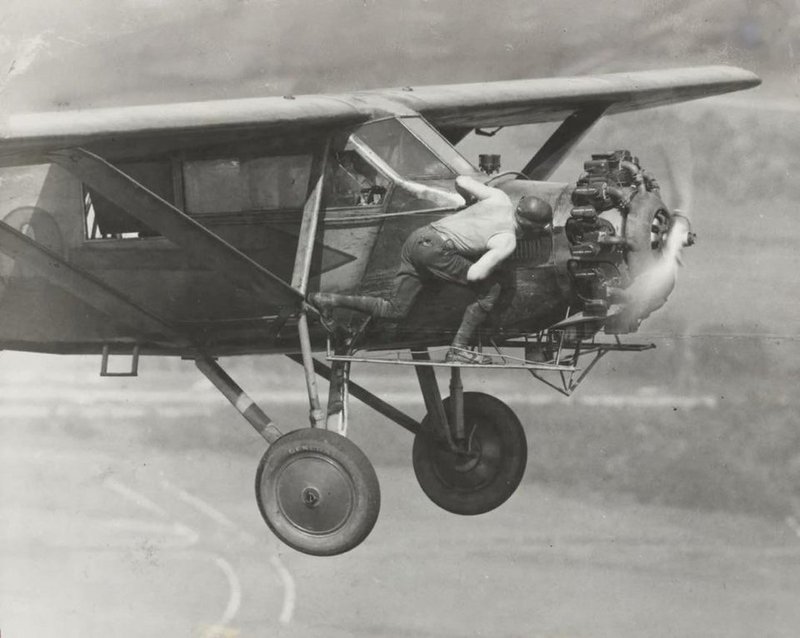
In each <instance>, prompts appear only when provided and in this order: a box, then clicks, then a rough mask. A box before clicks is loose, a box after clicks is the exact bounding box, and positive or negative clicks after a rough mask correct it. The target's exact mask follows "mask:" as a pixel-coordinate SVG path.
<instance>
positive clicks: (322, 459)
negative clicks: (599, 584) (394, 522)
mask: <svg viewBox="0 0 800 638" xmlns="http://www.w3.org/2000/svg"><path fill="white" fill-rule="evenodd" d="M256 500H257V501H258V508H259V510H261V516H262V517H263V518H264V520H265V521H266V523H267V525H269V528H270V529H271V530H272V531H273V532H274V533H275V535H276V536H278V538H280V539H281V540H282V541H283V542H284V543H286V544H287V545H289V546H290V547H293V548H294V549H296V550H298V551H300V552H304V553H306V554H312V555H314V556H332V555H334V554H342V553H344V552H346V551H349V550H351V549H353V548H354V547H355V546H356V545H358V544H359V543H361V541H363V540H364V539H365V538H366V537H367V535H368V534H369V533H370V531H371V530H372V527H373V526H374V525H375V521H376V520H377V518H378V511H379V510H380V503H381V492H380V486H379V485H378V477H377V476H376V475H375V470H374V468H373V467H372V464H371V463H370V462H369V459H368V458H367V457H366V455H365V454H364V453H363V452H362V451H361V450H360V449H359V448H358V447H357V446H356V445H355V443H353V442H352V441H350V440H349V439H346V438H345V437H343V436H341V435H340V434H336V433H335V432H330V431H328V430H321V429H312V428H304V429H302V430H295V431H293V432H289V433H288V434H285V435H284V436H282V437H281V438H279V439H278V440H277V441H275V442H274V443H273V444H272V445H271V446H270V447H269V449H268V450H267V451H266V452H265V453H264V456H263V457H262V459H261V463H259V465H258V471H257V472H256Z"/></svg>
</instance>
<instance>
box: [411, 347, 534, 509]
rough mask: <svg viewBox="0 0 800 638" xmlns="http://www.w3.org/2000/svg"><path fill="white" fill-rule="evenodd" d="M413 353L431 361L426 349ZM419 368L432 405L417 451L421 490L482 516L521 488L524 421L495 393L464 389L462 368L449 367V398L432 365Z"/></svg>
mask: <svg viewBox="0 0 800 638" xmlns="http://www.w3.org/2000/svg"><path fill="white" fill-rule="evenodd" d="M412 357H413V359H414V360H415V361H417V362H418V363H423V362H430V357H429V356H428V353H427V351H423V352H414V353H412ZM416 371H417V377H418V379H419V384H420V388H421V389H422V394H423V397H424V398H425V407H426V408H427V409H428V414H427V416H426V417H425V419H424V420H423V421H422V427H421V428H420V431H419V432H418V433H417V434H416V436H415V437H414V448H413V453H412V461H413V465H414V473H415V474H416V476H417V481H418V482H419V484H420V487H421V488H422V491H423V492H425V494H426V495H427V496H428V498H430V499H431V500H432V501H433V502H434V503H436V504H437V505H438V506H439V507H441V508H443V509H445V510H447V511H448V512H453V513H454V514H463V515H474V514H483V513H485V512H489V511H491V510H493V509H495V508H496V507H498V506H500V505H502V504H503V503H504V502H505V501H506V500H507V499H508V498H509V497H510V496H511V495H512V494H513V493H514V491H515V490H516V489H517V487H518V486H519V483H520V481H521V480H522V477H523V475H524V474H525V466H526V464H527V460H528V443H527V440H526V437H525V430H523V428H522V424H521V423H520V422H519V419H518V418H517V416H516V415H515V414H514V412H513V411H512V410H511V408H509V407H508V406H507V405H506V404H505V403H503V402H502V401H500V400H499V399H496V398H495V397H492V396H490V395H488V394H483V393H481V392H466V393H465V392H464V391H463V386H462V384H461V370H460V369H459V368H458V367H452V368H450V396H449V397H448V398H446V399H445V400H444V401H442V400H441V397H440V395H439V386H438V385H437V383H436V376H435V373H434V369H433V367H430V366H425V365H417V367H416Z"/></svg>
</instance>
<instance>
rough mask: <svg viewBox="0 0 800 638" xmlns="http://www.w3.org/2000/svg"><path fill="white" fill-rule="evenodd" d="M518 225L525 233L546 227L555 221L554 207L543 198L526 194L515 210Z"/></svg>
mask: <svg viewBox="0 0 800 638" xmlns="http://www.w3.org/2000/svg"><path fill="white" fill-rule="evenodd" d="M514 218H515V219H516V222H517V227H518V228H519V229H520V231H522V232H523V233H524V232H526V231H529V230H533V229H536V228H544V227H545V226H547V225H548V224H551V223H552V222H553V208H552V207H551V206H550V204H548V203H547V202H546V201H544V200H543V199H539V198H538V197H533V196H532V195H525V196H523V197H522V199H520V200H519V203H517V208H516V209H515V210H514Z"/></svg>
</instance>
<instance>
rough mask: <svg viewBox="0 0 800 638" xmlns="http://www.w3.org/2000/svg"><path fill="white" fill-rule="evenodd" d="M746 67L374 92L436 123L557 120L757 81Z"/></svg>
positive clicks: (716, 92)
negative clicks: (598, 109) (577, 113)
mask: <svg viewBox="0 0 800 638" xmlns="http://www.w3.org/2000/svg"><path fill="white" fill-rule="evenodd" d="M760 83H761V80H760V79H759V77H758V76H757V75H755V74H754V73H751V72H749V71H745V70H744V69H740V68H737V67H730V66H706V67H694V68H684V69H665V70H660V71H640V72H635V73H612V74H607V75H594V76H584V77H571V78H540V79H532V80H511V81H507V82H485V83H481V84H451V85H440V86H423V87H407V88H406V89H396V90H389V91H387V90H382V91H376V92H375V93H376V94H379V95H380V96H381V97H383V98H385V99H389V100H392V101H395V102H399V103H401V104H403V105H405V106H407V107H408V108H410V109H412V110H414V111H417V112H419V113H421V114H422V115H424V116H425V118H426V119H427V120H428V121H429V122H431V123H432V124H433V125H434V126H436V127H438V128H451V127H452V128H470V129H472V128H481V127H494V126H514V125H517V124H534V123H538V122H550V121H560V120H563V119H564V118H565V117H567V116H568V115H570V114H571V113H573V112H574V111H577V110H580V109H585V108H592V107H607V108H606V110H605V113H606V115H610V114H614V113H624V112H626V111H636V110H639V109H645V108H651V107H654V106H662V105H665V104H673V103H676V102H685V101H688V100H694V99H697V98H702V97H707V96H711V95H719V94H722V93H730V92H732V91H739V90H741V89H746V88H749V87H753V86H757V85H758V84H760Z"/></svg>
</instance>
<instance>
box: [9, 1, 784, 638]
mask: <svg viewBox="0 0 800 638" xmlns="http://www.w3.org/2000/svg"><path fill="white" fill-rule="evenodd" d="M798 56H800V3H798V1H797V0H774V1H771V2H756V1H755V0H749V1H746V0H733V1H726V2H723V1H722V0H695V1H692V2H689V1H688V0H687V1H681V0H676V1H661V0H659V1H647V2H636V1H634V0H610V1H608V2H602V3H601V2H587V1H586V0H562V1H560V2H555V1H549V2H532V1H530V0H497V1H495V2H492V3H488V2H484V3H478V2H466V1H457V0H437V1H436V2H434V1H433V0H404V1H403V2H389V1H386V0H383V1H382V0H316V1H314V2H311V1H310V0H309V1H304V0H293V1H290V0H274V1H266V0H265V1H256V0H215V1H212V0H171V1H169V2H167V1H164V2H161V1H158V0H120V1H119V2H116V3H106V2H101V1H100V0H71V1H70V2H66V1H65V0H36V1H35V2H30V0H6V1H5V2H4V3H3V4H2V6H0V113H2V112H16V111H37V110H57V109H67V108H69V109H74V108H84V107H96V106H108V105H117V104H144V103H155V102H169V101H183V100H201V99H218V98H225V97H247V96H259V95H283V94H301V93H314V92H322V91H325V92H332V91H344V90H352V89H359V88H377V87H385V86H405V85H414V84H439V83H450V82H475V81H482V80H485V81H489V80H502V79H514V78H526V77H547V76H558V75H582V74H591V73H603V72H618V71H626V70H641V69H650V68H666V67H673V66H675V67H678V66H691V65H696V64H733V65H738V66H742V67H744V68H747V69H749V70H752V71H755V72H756V73H758V74H759V75H761V77H762V79H763V80H764V83H763V85H762V86H761V87H759V88H758V89H755V90H752V91H748V92H745V93H742V94H734V95H732V96H724V97H720V98H713V99H708V100H704V101H701V102H697V103H690V104H687V105H681V106H676V107H666V108H662V109H656V110H652V111H645V112H641V113H634V114H630V115H624V116H616V117H612V118H607V119H604V120H602V121H601V122H600V123H598V124H597V125H596V127H595V128H594V129H592V131H590V133H589V134H588V135H587V136H586V138H585V139H584V140H583V141H582V142H581V144H580V146H579V147H578V148H577V149H576V150H575V151H574V152H573V153H572V155H571V156H570V158H569V159H568V160H567V161H566V162H565V163H564V165H563V166H562V167H561V168H560V169H559V170H558V172H557V173H556V175H555V176H554V178H555V179H557V180H561V181H574V180H575V179H576V178H577V177H578V175H579V173H580V171H581V166H582V162H583V161H584V159H586V158H588V156H589V154H591V153H592V152H605V151H611V150H614V149H618V148H628V149H630V150H631V151H633V152H634V154H636V155H638V156H639V157H640V159H641V161H642V164H643V165H644V166H645V167H646V168H648V169H649V170H651V171H653V172H654V173H655V174H656V175H657V176H658V177H659V180H660V181H661V182H662V184H663V185H664V188H665V195H666V199H667V201H668V203H669V202H670V201H672V202H673V203H674V201H675V199H676V194H675V193H674V192H671V190H670V184H669V178H668V170H667V167H668V164H667V162H666V160H665V157H666V156H667V155H672V156H673V157H676V158H677V160H674V161H678V162H685V163H687V164H688V165H689V172H690V173H691V175H692V178H693V185H694V186H693V190H694V194H693V205H692V223H693V226H694V230H695V231H696V232H697V235H698V241H697V244H696V245H695V246H694V247H692V248H691V249H689V250H688V251H686V253H685V267H684V268H683V269H682V271H681V273H680V279H679V283H678V287H677V289H676V291H675V292H674V293H673V295H672V297H671V299H670V302H669V303H668V304H667V306H666V307H665V308H664V309H662V310H661V311H659V312H658V313H657V314H655V315H654V316H653V317H651V318H650V319H649V320H648V321H646V322H645V324H644V325H643V327H642V330H641V332H640V334H639V335H635V336H634V337H635V340H637V341H643V342H650V341H652V342H654V343H656V344H657V346H658V348H657V349H656V350H655V351H648V352H644V353H639V354H632V355H630V356H626V355H613V354H612V355H609V356H608V357H607V358H606V359H604V360H603V362H601V364H600V365H599V366H598V367H597V368H596V371H595V373H594V376H593V378H590V379H589V381H587V382H586V384H585V385H584V386H583V387H582V388H581V389H580V390H579V391H578V393H577V394H576V395H575V396H574V397H573V398H572V399H570V400H566V399H565V400H562V399H561V398H560V397H558V396H557V395H554V394H553V393H552V392H550V391H546V389H540V388H538V387H534V388H531V384H532V383H533V381H532V380H529V379H527V378H525V377H524V376H521V373H517V374H514V375H512V374H507V373H502V374H499V375H492V376H489V375H483V376H482V377H479V376H477V375H466V379H465V386H466V388H467V389H473V390H481V391H485V392H490V393H493V394H497V395H498V396H499V397H500V398H502V399H504V400H506V401H507V402H508V403H509V404H510V405H511V406H512V407H513V408H514V409H515V411H517V413H518V414H519V416H520V418H521V419H522V421H523V422H524V423H525V424H526V429H527V432H528V437H529V440H530V442H531V453H530V460H529V465H528V474H527V479H526V480H527V483H524V484H523V488H522V489H523V490H524V489H525V486H526V485H528V486H529V487H530V484H531V483H532V482H534V481H535V482H537V483H538V484H539V485H543V486H545V488H546V489H548V490H553V491H554V492H553V493H556V494H560V495H567V496H569V497H570V498H572V497H578V498H581V499H585V500H586V502H590V501H591V502H595V499H600V502H602V503H614V504H617V505H607V507H617V506H621V505H619V504H620V503H623V504H624V503H633V504H635V505H637V506H640V505H644V506H655V507H669V508H679V510H681V511H686V512H703V513H709V512H716V513H723V514H728V515H731V516H747V517H754V518H755V519H757V520H759V521H763V522H765V523H766V524H769V525H774V526H775V529H778V527H780V528H781V529H783V528H784V527H785V521H787V520H789V521H791V520H794V518H793V517H795V516H798V512H800V427H799V426H800V424H798V408H799V407H800V399H798V395H797V390H796V388H797V387H798V382H799V381H800V274H798V273H800V251H799V250H798V246H799V245H800V215H798V212H797V202H799V201H800V180H798V179H797V175H798V173H800V125H798V115H800V99H799V98H800V95H799V94H800V72H799V67H798V62H799V60H798ZM554 128H555V126H545V125H542V126H532V127H519V128H517V129H507V130H504V131H501V132H500V133H499V134H498V135H497V136H495V137H493V138H478V137H474V136H470V137H469V138H467V139H466V140H465V141H464V142H462V144H461V148H462V149H463V150H464V152H465V154H467V156H468V157H470V158H471V159H475V158H476V157H477V153H478V152H491V153H501V154H502V156H503V166H504V168H505V169H514V168H518V167H520V166H522V165H524V163H525V162H526V161H527V159H528V158H529V157H530V156H531V155H532V154H533V153H534V152H535V150H536V148H538V145H539V144H541V143H542V142H543V141H544V140H545V139H546V138H547V136H548V135H549V133H550V132H551V131H552V130H553V129H554ZM0 362H2V365H0V380H2V383H1V384H0V396H2V403H0V414H2V431H0V441H4V444H5V445H7V446H11V445H13V444H14V441H16V440H17V437H23V438H24V437H34V438H33V439H32V440H33V441H37V442H38V441H48V442H50V443H52V444H56V443H57V442H58V441H59V440H63V441H68V444H66V443H65V445H67V446H68V447H71V448H73V447H74V448H76V449H80V448H84V447H85V448H87V449H92V448H93V447H96V446H102V445H105V444H107V443H108V441H109V440H114V441H121V442H122V444H123V445H127V446H130V447H129V448H127V449H130V450H132V451H134V452H135V453H136V454H142V455H145V456H146V455H147V454H149V453H150V452H149V451H154V450H159V454H162V453H163V454H168V455H169V454H172V455H174V457H175V458H176V459H179V458H181V456H182V455H186V456H191V455H192V454H194V453H200V451H203V450H214V451H216V452H218V453H220V454H222V455H224V456H229V457H230V458H233V459H236V461H235V462H237V463H238V462H239V461H242V462H244V463H251V464H253V466H254V460H255V459H256V458H257V456H258V455H259V454H260V452H261V444H260V442H259V439H258V437H257V436H256V435H255V434H254V433H252V432H251V431H250V430H249V428H247V426H246V425H245V424H244V423H243V422H241V421H240V419H239V417H238V416H237V415H236V414H235V413H234V412H233V410H232V409H231V408H230V407H229V406H227V404H225V402H224V400H223V399H222V398H221V397H218V396H217V395H216V394H215V393H214V391H213V390H212V389H211V387H210V386H209V385H207V384H206V383H205V382H204V380H203V379H202V378H201V377H200V375H199V373H197V372H196V371H195V370H194V368H193V366H191V364H189V363H187V362H180V361H156V360H152V361H150V360H148V361H145V362H144V363H143V365H142V377H141V378H140V379H134V380H119V379H98V378H97V377H96V374H97V370H98V369H99V361H94V360H86V359H65V360H59V359H56V358H53V357H44V356H39V355H20V354H14V353H4V354H3V355H2V357H0ZM223 363H225V364H226V365H229V366H230V370H231V373H232V376H234V378H237V380H239V379H241V382H242V385H244V386H245V388H246V389H247V390H249V391H251V392H252V394H253V395H254V396H256V397H258V398H259V399H260V400H261V402H262V405H263V406H264V407H265V410H266V412H267V413H268V414H270V415H273V416H275V417H276V418H277V419H278V420H279V421H280V422H281V423H282V424H286V426H287V429H291V428H292V427H294V426H300V425H302V424H305V422H306V408H305V407H304V405H303V399H302V396H303V386H302V374H301V371H300V369H299V367H298V366H296V365H295V364H293V363H291V362H284V361H282V360H281V359H280V358H269V359H262V360H257V359H251V358H243V359H239V360H235V361H227V362H223ZM354 378H355V380H356V381H364V379H366V378H369V383H366V382H365V385H367V386H368V387H370V388H371V389H374V390H375V391H376V392H377V393H378V394H379V395H381V394H383V395H385V396H387V397H388V398H394V399H395V400H397V401H398V402H399V404H400V405H401V407H403V408H404V409H407V410H408V411H409V412H410V413H412V414H413V415H415V416H421V401H419V400H418V399H417V397H416V390H415V382H414V379H413V375H410V374H402V375H397V376H396V372H395V371H393V370H390V371H388V372H387V371H385V370H375V369H363V370H359V369H356V370H355V371H354ZM548 392H549V393H548ZM353 430H354V432H353V436H354V439H355V440H356V441H357V442H358V443H359V444H360V445H362V446H363V447H364V448H365V450H366V451H367V452H368V454H369V455H370V457H371V458H372V459H373V460H374V461H375V462H376V465H378V466H379V468H381V467H385V468H393V467H394V466H401V465H402V466H404V473H405V475H406V476H410V475H411V469H410V467H408V466H409V465H410V463H409V461H410V442H411V438H410V436H408V435H407V434H406V433H405V432H403V431H400V430H399V429H398V428H394V427H393V426H390V425H389V424H388V422H386V421H385V420H384V419H383V418H382V417H378V416H376V415H374V414H372V413H370V412H369V411H368V410H367V409H366V408H361V407H360V406H356V407H354V411H353ZM123 449H126V448H123ZM153 453H155V452H153ZM388 471H390V470H387V472H388ZM391 471H392V472H393V470H391ZM379 474H380V471H379ZM392 476H394V474H392ZM0 477H3V471H2V470H1V469H0ZM7 478H8V477H7V476H6V479H7ZM218 479H219V481H224V480H225V477H224V476H220V477H218ZM411 480H413V479H411ZM6 482H7V481H6ZM31 489H35V488H31ZM248 489H249V488H248ZM531 489H532V488H531ZM537 489H538V488H537ZM245 496H246V497H249V494H245ZM413 497H414V498H418V499H423V498H424V497H423V496H422V494H421V493H418V494H415V495H413ZM252 509H253V510H255V506H252ZM687 515H688V514H687ZM256 516H257V515H256ZM384 516H387V514H386V513H384ZM799 517H800V516H799ZM731 520H733V519H731ZM378 554H380V552H378ZM795 560H796V559H795ZM1 573H2V572H0V574H1ZM309 573H313V572H309ZM0 582H2V581H1V580H0ZM0 609H2V608H0ZM1 621H2V617H0V622H1ZM769 627H771V628H772V629H773V633H770V631H767V632H766V633H764V635H787V636H788V635H792V634H791V629H790V627H791V624H790V623H788V622H787V624H786V627H785V631H784V626H783V625H780V626H778V625H775V626H773V625H769ZM795 628H796V625H795ZM708 629H709V628H708V626H706V627H705V630H706V631H704V633H698V635H733V633H731V631H730V628H728V629H729V631H727V632H721V633H719V634H716V633H714V632H713V631H707V630H708ZM364 631H367V630H364ZM742 631H744V630H742ZM377 633H379V632H377ZM579 633H580V632H578V631H577V630H576V631H575V635H578V634H579ZM600 633H602V632H600ZM600 633H597V634H593V633H591V632H589V633H587V634H586V635H600ZM622 633H625V632H624V631H622ZM647 633H648V635H660V634H657V632H655V633H654V632H652V631H651V632H647ZM304 635H305V634H304ZM308 635H314V634H313V633H309V634H308ZM387 635H393V634H392V633H388V634H387ZM407 635H412V634H407ZM414 635H421V634H419V633H416V634H414ZM431 635H436V634H435V633H432V634H431ZM508 635H519V634H515V633H514V631H513V630H509V633H508ZM528 635H534V634H528ZM542 635H544V634H542ZM559 635H566V634H559ZM580 635H583V634H580ZM603 635H606V634H603ZM607 635H615V634H614V633H613V632H611V631H610V633H608V634H607ZM616 635H621V634H616ZM630 635H636V633H635V632H634V633H631V634H630ZM683 635H688V634H686V633H683ZM737 635H738V634H737ZM742 635H747V634H744V633H743V634H742ZM750 635H752V633H751V634H750Z"/></svg>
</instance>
